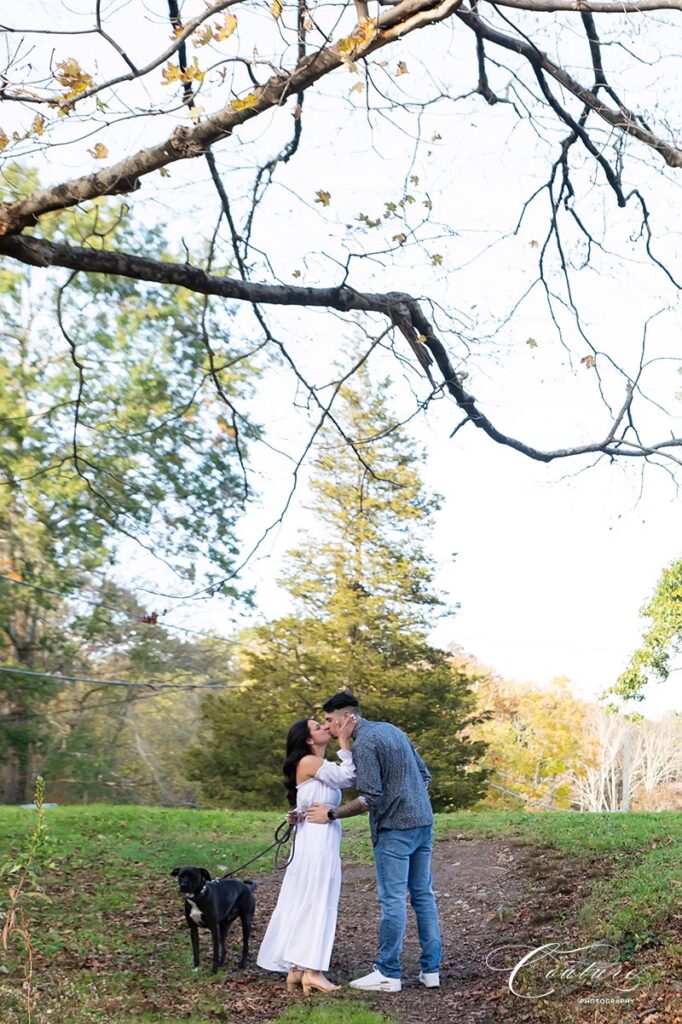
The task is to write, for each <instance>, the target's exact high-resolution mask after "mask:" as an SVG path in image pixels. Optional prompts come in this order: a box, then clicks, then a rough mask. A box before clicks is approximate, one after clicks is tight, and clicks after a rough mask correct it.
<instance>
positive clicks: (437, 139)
mask: <svg viewBox="0 0 682 1024" xmlns="http://www.w3.org/2000/svg"><path fill="white" fill-rule="evenodd" d="M442 138H443V136H442V135H441V134H440V132H434V133H433V135H432V136H431V142H440V141H441V139H442Z"/></svg>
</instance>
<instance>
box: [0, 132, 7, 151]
mask: <svg viewBox="0 0 682 1024" xmlns="http://www.w3.org/2000/svg"><path fill="white" fill-rule="evenodd" d="M8 146H9V138H8V137H7V135H6V134H5V132H3V130H2V128H0V153H2V151H3V149H7V147H8Z"/></svg>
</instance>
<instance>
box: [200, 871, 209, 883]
mask: <svg viewBox="0 0 682 1024" xmlns="http://www.w3.org/2000/svg"><path fill="white" fill-rule="evenodd" d="M199 870H200V871H201V877H202V878H205V879H206V881H207V882H210V881H211V876H210V875H209V873H208V871H207V870H206V868H199Z"/></svg>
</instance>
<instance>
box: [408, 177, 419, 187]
mask: <svg viewBox="0 0 682 1024" xmlns="http://www.w3.org/2000/svg"><path fill="white" fill-rule="evenodd" d="M410 181H411V182H412V184H413V185H418V184H419V176H418V175H416V174H411V175H410Z"/></svg>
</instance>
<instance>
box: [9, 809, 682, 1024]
mask: <svg viewBox="0 0 682 1024" xmlns="http://www.w3.org/2000/svg"><path fill="white" fill-rule="evenodd" d="M36 818H37V816H36V815H35V813H34V812H32V811H27V810H21V809H19V808H13V807H0V865H2V864H3V863H5V864H7V863H9V864H11V863H14V862H17V861H20V860H21V849H22V847H23V846H24V844H25V843H26V840H27V839H28V837H29V836H30V834H31V832H32V830H33V828H34V827H35V824H36ZM46 820H47V827H48V835H47V840H46V842H45V844H44V846H43V847H42V852H41V863H40V865H39V866H40V873H39V874H38V876H37V882H38V885H40V886H41V887H42V888H43V890H44V891H45V893H46V894H48V895H49V897H50V900H51V902H46V901H44V900H36V901H29V903H28V904H27V914H28V915H29V920H30V921H31V924H32V935H33V942H34V948H35V952H36V966H37V971H36V975H37V981H38V983H39V987H40V989H41V996H40V1002H39V1015H38V1016H37V1017H36V1018H34V1024H43V1020H44V1021H45V1024H47V1021H51V1020H54V1021H59V1022H60V1024H62V1022H64V1024H67V1022H68V1024H162V1022H163V1024H180V1021H182V1024H209V1020H210V1021H211V1024H214V1022H215V1020H217V1019H218V1020H225V1021H230V1022H231V1021H233V1020H236V1019H239V1018H240V1017H242V1018H244V1019H248V1018H249V1002H248V999H249V995H250V992H249V986H246V988H245V993H244V997H243V998H242V997H241V995H240V992H239V990H237V991H236V995H235V990H231V993H230V998H229V1002H228V1001H227V1000H226V990H225V988H224V982H223V981H222V980H221V977H220V976H217V977H216V978H212V977H211V976H210V975H207V974H205V973H204V972H202V975H201V984H200V985H197V975H194V974H193V973H192V970H191V968H190V967H189V966H188V955H187V954H188V950H187V944H186V941H185V938H186V937H185V935H184V934H183V932H184V928H183V924H182V921H181V915H180V914H179V913H178V905H177V894H176V893H175V890H174V886H173V885H172V882H171V879H170V877H169V876H170V871H171V869H172V868H173V867H174V866H176V865H179V864H183V863H199V864H202V865H206V866H207V867H208V868H209V869H210V870H211V872H212V873H214V874H216V873H222V872H223V871H225V870H226V869H227V868H229V867H231V866H235V865H238V864H241V863H242V862H243V861H246V860H248V859H249V858H250V857H252V856H253V855H254V854H255V853H256V852H258V851H259V850H260V849H262V848H263V847H265V846H267V845H268V844H269V843H270V842H271V841H272V837H273V833H274V829H275V827H276V825H277V824H278V823H279V822H280V821H281V820H282V815H281V814H279V813H275V812H253V813H251V812H235V813H231V812H223V811H190V810H175V809H166V808H154V807H151V808H150V807H132V806H128V807H121V806H102V805H100V806H87V807H62V808H58V809H54V810H47V811H46ZM452 832H455V833H458V832H462V833H466V834H467V835H470V836H472V837H478V836H480V837H491V836H493V837H504V838H505V839H506V840H510V839H511V840H512V841H514V842H518V843H528V844H530V845H531V846H532V847H534V848H536V849H537V850H539V851H543V850H549V849H554V850H558V851H560V852H561V853H562V854H563V855H565V857H566V858H567V859H568V860H570V862H571V863H572V864H573V865H575V864H576V863H580V862H584V863H585V864H586V865H589V867H590V875H591V876H592V877H593V878H594V877H595V869H599V867H600V866H601V865H602V864H603V867H604V870H603V871H602V872H601V877H599V879H598V881H593V883H592V886H593V887H592V890H591V893H590V896H589V898H588V900H587V901H586V903H585V905H584V907H583V909H582V918H581V923H582V925H583V927H584V928H585V931H586V933H587V934H590V933H591V935H592V936H594V935H595V934H596V931H595V930H596V929H597V928H598V929H599V934H600V937H608V938H610V939H611V940H613V941H616V942H619V943H625V944H626V946H627V944H628V943H629V944H630V946H631V947H632V949H635V948H638V947H640V946H646V945H647V944H651V943H652V942H658V943H659V944H660V943H662V944H663V947H664V949H667V950H668V952H669V953H671V952H672V951H673V947H672V945H671V944H670V942H669V940H668V939H666V937H665V935H666V927H667V923H668V922H669V921H670V920H672V915H673V913H674V912H675V911H676V908H677V907H678V906H679V897H680V864H681V863H682V814H674V813H660V814H640V813H632V814H627V815H625V814H589V815H588V814H585V815H580V814H571V813H559V812H557V813H544V814H524V813H507V812H483V813H460V814H444V815H438V816H437V821H436V833H437V836H438V837H439V838H442V837H444V836H445V835H447V834H448V833H452ZM343 851H344V858H345V860H346V861H361V862H367V861H368V860H370V859H371V845H370V842H369V840H368V837H367V822H366V820H365V819H359V818H358V819H354V820H352V821H349V822H344V840H343ZM271 870H272V854H269V855H267V856H266V857H265V858H263V859H262V860H260V861H257V862H256V863H255V864H254V865H253V866H252V867H250V868H249V871H248V873H249V874H250V875H252V876H253V877H257V876H258V874H260V873H262V872H264V871H265V872H269V871H271ZM10 884H11V882H10V881H7V882H6V885H5V890H7V889H8V888H9V886H10ZM6 906H7V899H6V892H3V891H0V913H1V912H2V911H3V910H4V908H5V907H6ZM132 920H134V922H135V926H134V927H131V921H132ZM0 928H1V921H0ZM666 942H667V943H668V945H667V946H666V945H665V943H666ZM204 949H206V944H205V943H204ZM657 952H658V951H657ZM21 956H22V952H21V950H20V948H19V947H18V946H11V945H10V949H9V951H8V954H7V956H6V959H5V964H4V967H5V970H1V969H0V1020H1V1021H2V1024H24V1022H25V1020H26V1017H25V1014H24V1010H23V1004H22V997H21V987H20V981H21V967H20V964H21ZM240 999H242V1001H241V1003H240ZM281 1009H282V1007H281V1006H278V1007H277V1008H276V1009H275V1010H273V1014H272V1017H273V1019H274V1018H277V1020H278V1022H279V1024H337V1022H338V1024H341V1022H343V1024H385V1022H386V1018H385V1017H381V1016H380V1015H378V1014H376V1013H373V1012H371V1011H370V1010H368V1009H367V1006H366V1005H365V1004H364V1003H363V1002H362V999H361V998H360V999H358V1000H353V999H352V998H351V999H350V1000H349V999H348V998H347V996H345V995H344V996H343V997H342V998H338V997H337V998H335V999H334V1000H331V1001H329V1002H328V1003H325V1004H320V1005H316V1004H315V1003H312V1004H311V1005H307V1004H306V1005H298V1004H297V1005H296V1006H293V1007H292V1008H290V1009H287V1010H286V1011H285V1012H284V1014H283V1015H282V1016H278V1014H279V1013H280V1012H281ZM48 1010H49V1011H50V1013H49V1015H48V1014H47V1011H48ZM209 1010H210V1012H209ZM43 1012H45V1013H46V1016H45V1017H44V1018H43V1017H41V1016H40V1014H41V1013H43ZM207 1014H208V1019H207V1017H206V1015H207Z"/></svg>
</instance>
